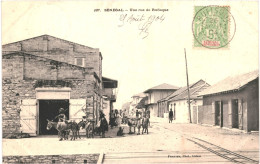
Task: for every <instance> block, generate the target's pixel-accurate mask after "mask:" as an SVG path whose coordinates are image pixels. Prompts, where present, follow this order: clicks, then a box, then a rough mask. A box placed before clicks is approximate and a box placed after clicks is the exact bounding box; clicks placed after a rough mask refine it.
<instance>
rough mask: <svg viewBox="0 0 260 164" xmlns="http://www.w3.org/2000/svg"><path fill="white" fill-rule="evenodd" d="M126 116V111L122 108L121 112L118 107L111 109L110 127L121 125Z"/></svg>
mask: <svg viewBox="0 0 260 164" xmlns="http://www.w3.org/2000/svg"><path fill="white" fill-rule="evenodd" d="M124 117H125V112H122V110H120V111H119V112H118V110H117V109H115V110H111V113H110V121H109V125H110V127H111V128H113V127H116V126H118V127H120V126H121V123H122V119H123V118H124Z"/></svg>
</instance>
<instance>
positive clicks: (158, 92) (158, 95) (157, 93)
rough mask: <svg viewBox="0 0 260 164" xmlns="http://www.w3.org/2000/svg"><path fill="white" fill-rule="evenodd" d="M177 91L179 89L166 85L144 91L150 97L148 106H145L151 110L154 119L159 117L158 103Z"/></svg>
mask: <svg viewBox="0 0 260 164" xmlns="http://www.w3.org/2000/svg"><path fill="white" fill-rule="evenodd" d="M177 89H178V87H176V86H173V85H170V84H165V83H164V84H161V85H158V86H155V87H153V88H150V89H147V90H146V91H144V93H146V94H147V95H148V100H147V104H145V105H146V106H147V109H148V110H150V115H151V116H153V117H159V109H158V105H157V101H159V100H161V99H163V98H165V97H167V96H169V95H170V94H172V93H173V92H175V91H176V90H177Z"/></svg>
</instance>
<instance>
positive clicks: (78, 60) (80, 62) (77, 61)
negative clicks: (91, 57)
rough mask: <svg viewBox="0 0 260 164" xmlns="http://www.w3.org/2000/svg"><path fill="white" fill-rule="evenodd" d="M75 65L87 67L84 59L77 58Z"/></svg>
mask: <svg viewBox="0 0 260 164" xmlns="http://www.w3.org/2000/svg"><path fill="white" fill-rule="evenodd" d="M75 65H78V66H81V67H84V66H85V60H84V58H75Z"/></svg>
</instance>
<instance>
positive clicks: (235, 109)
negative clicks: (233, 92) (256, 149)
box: [232, 99, 238, 128]
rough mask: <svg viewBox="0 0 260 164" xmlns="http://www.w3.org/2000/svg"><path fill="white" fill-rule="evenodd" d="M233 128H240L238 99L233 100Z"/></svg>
mask: <svg viewBox="0 0 260 164" xmlns="http://www.w3.org/2000/svg"><path fill="white" fill-rule="evenodd" d="M232 128H238V99H235V100H232Z"/></svg>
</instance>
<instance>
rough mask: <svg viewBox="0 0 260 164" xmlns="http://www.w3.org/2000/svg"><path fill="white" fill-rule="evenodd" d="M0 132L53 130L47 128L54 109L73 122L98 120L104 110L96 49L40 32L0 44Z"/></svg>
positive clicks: (53, 132) (55, 113)
mask: <svg viewBox="0 0 260 164" xmlns="http://www.w3.org/2000/svg"><path fill="white" fill-rule="evenodd" d="M2 86H3V88H2V96H3V97H2V118H3V122H2V123H3V124H2V127H3V137H4V136H6V135H7V134H10V133H18V132H24V133H29V134H30V135H45V134H55V133H56V132H55V131H47V130H46V124H47V122H46V119H49V120H52V119H54V118H55V116H56V115H57V114H58V109H59V108H60V107H63V108H64V109H66V115H67V117H68V118H69V119H73V120H75V121H76V122H77V121H79V120H81V119H82V116H87V118H88V119H93V120H94V121H97V120H98V119H99V112H100V110H102V94H103V91H102V89H103V86H104V85H103V84H102V55H101V52H100V51H99V49H97V48H90V47H87V46H84V45H80V44H77V43H73V42H70V41H66V40H63V39H59V38H56V37H53V36H49V35H42V36H38V37H34V38H30V39H26V40H22V41H18V42H14V43H9V44H6V45H3V46H2Z"/></svg>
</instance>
